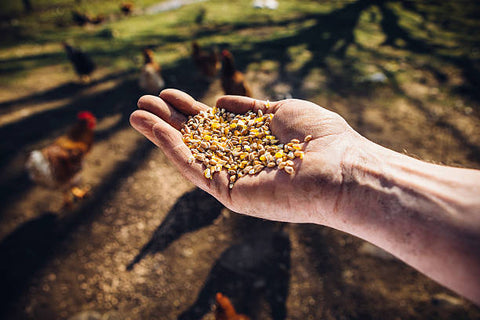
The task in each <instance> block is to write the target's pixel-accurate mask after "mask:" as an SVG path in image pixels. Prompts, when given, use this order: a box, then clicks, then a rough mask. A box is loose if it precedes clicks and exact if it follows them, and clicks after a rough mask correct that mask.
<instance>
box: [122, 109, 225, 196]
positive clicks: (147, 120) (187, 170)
mask: <svg viewBox="0 0 480 320" xmlns="http://www.w3.org/2000/svg"><path fill="white" fill-rule="evenodd" d="M130 123H131V124H132V126H133V127H134V128H135V129H136V130H137V131H139V132H140V133H141V134H143V135H144V136H145V137H147V138H148V139H149V140H150V141H152V142H153V143H154V144H156V145H157V146H158V147H160V148H161V149H162V151H163V152H164V153H165V155H166V156H167V157H168V159H169V160H170V161H171V162H172V163H173V164H174V165H175V166H176V167H177V169H178V170H179V171H180V173H181V174H182V175H183V176H184V177H185V178H187V179H188V180H190V181H191V182H192V183H194V184H195V185H197V186H198V187H200V188H201V189H203V190H205V191H207V192H208V193H210V194H212V195H214V196H218V195H220V194H221V193H224V192H222V190H225V189H227V183H228V177H227V175H226V173H225V172H222V174H221V175H219V174H218V173H217V174H215V175H214V178H213V179H206V178H205V177H204V175H203V172H204V170H205V167H204V166H203V165H202V164H201V163H200V162H198V161H195V162H193V163H188V159H189V158H190V156H192V153H191V152H190V149H188V147H187V146H186V145H185V143H184V142H183V140H182V134H181V133H180V132H179V131H178V130H176V129H175V128H173V127H172V126H171V125H169V124H168V123H167V122H165V121H163V120H162V119H161V118H159V117H157V116H156V115H154V114H152V113H150V112H147V111H144V110H137V111H135V112H133V113H132V115H131V116H130Z"/></svg>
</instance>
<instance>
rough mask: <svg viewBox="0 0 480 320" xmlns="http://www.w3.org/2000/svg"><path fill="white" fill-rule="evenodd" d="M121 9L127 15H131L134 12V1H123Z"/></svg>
mask: <svg viewBox="0 0 480 320" xmlns="http://www.w3.org/2000/svg"><path fill="white" fill-rule="evenodd" d="M120 11H122V12H123V14H124V15H126V16H128V15H130V14H131V13H132V12H133V3H132V2H129V1H127V2H123V3H122V4H120Z"/></svg>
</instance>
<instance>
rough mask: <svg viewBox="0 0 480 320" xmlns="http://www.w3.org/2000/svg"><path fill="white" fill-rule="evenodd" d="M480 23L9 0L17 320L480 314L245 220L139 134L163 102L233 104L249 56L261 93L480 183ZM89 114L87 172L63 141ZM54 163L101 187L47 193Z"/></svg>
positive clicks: (358, 260)
mask: <svg viewBox="0 0 480 320" xmlns="http://www.w3.org/2000/svg"><path fill="white" fill-rule="evenodd" d="M479 16H480V4H479V3H478V2H477V1H475V0H462V1H442V0H429V1H421V0H386V1H382V0H376V1H374V0H356V1H355V0H352V1H347V0H337V1H326V0H325V1H324V0H318V1H314V0H298V1H296V0H288V1H287V0H279V1H271V0H267V1H261V0H259V1H251V0H238V1H237V0H236V1H220V0H209V1H201V0H183V1H182V0H169V1H158V0H132V1H130V2H126V1H120V0H105V1H94V0H54V1H47V0H11V1H2V2H0V34H1V37H0V136H2V137H3V138H2V139H1V140H0V153H1V156H0V199H1V205H0V283H1V285H0V318H1V319H77V320H79V319H215V316H214V313H213V311H212V310H213V309H214V305H215V295H216V293H217V292H221V293H223V294H224V295H225V296H226V297H228V298H229V299H230V301H231V303H232V304H233V305H234V307H235V309H236V310H237V312H238V313H242V314H244V315H247V316H249V317H250V318H251V319H479V318H480V308H479V307H476V306H474V305H473V304H471V303H470V302H468V301H467V300H465V299H463V298H462V297H460V296H458V295H456V294H455V293H453V292H451V291H449V290H447V289H445V288H443V287H441V286H440V285H438V284H436V283H435V282H433V281H431V280H430V279H428V278H427V277H425V276H423V275H421V274H419V273H418V272H417V271H415V270H414V269H412V268H410V267H409V266H406V265H405V264H404V263H402V262H401V261H399V260H397V259H396V258H394V257H393V256H390V255H388V254H386V253H385V252H383V251H381V250H380V249H378V248H376V247H373V246H371V245H369V244H368V243H365V242H364V241H362V240H359V239H357V238H354V237H352V236H349V235H347V234H344V233H341V232H338V231H335V230H332V229H328V228H325V227H321V226H316V225H307V224H305V225H289V224H280V223H273V222H268V221H263V220H260V219H253V218H248V217H245V216H242V215H239V214H236V213H233V212H230V211H229V210H227V209H225V208H224V207H223V206H222V205H221V204H219V203H218V202H217V201H216V200H215V199H213V198H212V197H210V196H209V195H208V194H206V193H204V192H203V191H200V190H199V189H197V188H195V187H194V186H193V185H192V184H190V183H189V182H187V181H185V180H184V179H183V178H182V177H181V175H180V174H179V173H178V172H177V171H176V170H175V169H174V167H173V166H172V164H171V163H169V161H167V159H166V157H165V156H164V154H163V153H162V152H161V151H160V150H158V149H156V148H155V147H154V146H153V144H151V143H150V142H148V141H147V140H146V139H145V138H143V137H142V136H140V135H139V134H138V133H136V132H135V131H134V130H133V129H132V128H131V127H130V125H129V123H128V117H129V115H130V113H131V112H132V111H133V110H135V108H136V102H137V100H138V98H139V97H140V96H141V95H143V94H145V93H153V94H157V93H158V92H159V90H161V88H162V87H174V88H178V89H181V90H184V91H186V92H188V93H189V94H191V95H192V96H193V97H194V98H196V99H197V100H200V101H202V102H204V103H206V104H209V105H213V104H214V103H215V101H216V99H217V98H218V97H219V96H221V95H223V94H224V92H225V91H226V90H227V89H225V86H222V82H224V81H230V80H231V79H228V75H227V73H228V72H225V70H226V69H228V67H226V62H228V61H230V62H233V61H234V66H235V69H234V70H237V71H238V72H241V73H242V74H243V75H244V80H242V85H244V86H246V87H248V88H249V92H248V93H249V94H250V95H251V96H253V97H255V98H258V99H270V100H277V99H284V98H290V97H294V98H300V99H306V100H310V101H313V102H315V103H317V104H319V105H322V106H324V107H326V108H328V109H330V110H333V111H335V112H338V113H339V114H340V115H342V116H343V117H344V118H345V119H346V120H347V121H348V122H349V123H350V124H351V125H352V127H353V128H354V129H355V130H357V131H359V132H360V133H361V134H362V135H364V136H366V137H367V138H369V139H371V140H373V141H375V142H377V143H379V144H381V145H383V146H386V147H388V148H391V149H394V150H396V151H399V152H403V153H406V154H408V155H410V156H413V157H417V158H420V159H423V160H426V161H430V162H435V163H441V164H447V165H452V166H462V167H470V168H477V169H480V122H479V117H480V108H479V106H480V32H479V27H480V20H479V19H478V17H479ZM194 42H196V45H194ZM194 47H195V48H196V49H194ZM223 50H228V51H229V52H230V53H231V56H233V58H231V57H230V58H227V57H226V56H225V55H223V54H220V53H221V52H222V53H224V51H223ZM233 59H234V60H233ZM221 62H223V64H224V66H223V69H222V68H221V67H220V63H221ZM228 65H233V64H232V63H230V64H228ZM230 69H232V68H231V67H230ZM222 70H223V71H222ZM245 94H247V92H245ZM83 110H88V111H90V112H91V113H93V115H94V116H95V117H96V126H95V128H94V129H91V128H90V127H89V128H90V129H85V131H82V132H87V133H88V134H90V133H91V130H93V134H94V137H95V138H94V142H93V144H91V142H87V141H80V142H79V143H78V144H76V146H77V147H78V148H77V149H78V150H82V151H81V152H79V153H78V154H75V155H76V157H77V160H79V159H80V161H81V160H84V162H83V166H82V167H81V168H79V167H78V168H77V166H75V165H74V164H72V162H71V161H73V160H71V157H72V152H70V151H68V152H67V151H65V150H71V149H65V147H62V146H63V144H62V143H60V142H58V141H67V142H69V141H70V142H71V137H72V133H71V132H72V131H69V130H71V129H69V128H71V127H72V126H75V125H76V123H77V124H78V122H79V121H80V122H81V120H77V114H78V112H80V111H83ZM88 130H90V131H88ZM59 137H60V138H61V139H60V140H57V139H58V138H59ZM62 139H63V140H62ZM55 141H57V142H55ZM52 145H53V146H54V147H51V146H52ZM90 147H91V150H90V151H89V152H87V151H88V150H89V149H90ZM52 148H57V150H60V151H59V152H58V153H54V152H53V151H52V153H51V154H62V155H63V156H62V158H61V159H62V160H61V161H60V160H59V162H62V161H63V162H62V163H64V164H68V165H70V164H71V166H70V167H75V168H76V169H75V170H74V171H75V174H76V173H80V174H81V178H82V179H81V182H80V180H78V181H77V179H76V178H75V179H74V178H73V175H72V176H68V177H67V178H66V179H67V180H68V181H67V182H68V189H66V187H65V185H66V184H63V185H62V186H61V187H59V186H58V185H56V186H55V187H54V188H44V187H42V186H39V185H37V184H35V183H33V182H32V181H31V180H30V179H29V174H28V171H27V170H26V169H25V164H26V162H28V161H29V160H28V159H29V157H30V156H29V154H30V152H32V151H34V150H43V151H42V152H43V154H44V155H45V154H46V152H47V151H45V150H53V149H52ZM77 149H76V150H77ZM64 151H65V152H64ZM62 152H63V153H62ZM69 152H70V153H69ZM49 154H50V153H49ZM65 154H66V156H65ZM49 159H50V158H49ZM55 159H60V158H55ZM49 161H50V163H52V160H51V159H50V160H49ZM75 161H76V160H75ZM37 164H38V163H37ZM33 167H34V168H37V169H38V170H40V171H41V170H42V169H41V167H38V166H37V167H35V166H33ZM31 170H32V167H30V169H29V172H30V174H31V172H32V171H31ZM74 180H75V182H74V183H73V181H74ZM73 184H75V185H76V186H78V188H77V189H75V190H74V189H71V190H70V189H69V188H70V187H71V186H72V185H73ZM70 191H71V193H70Z"/></svg>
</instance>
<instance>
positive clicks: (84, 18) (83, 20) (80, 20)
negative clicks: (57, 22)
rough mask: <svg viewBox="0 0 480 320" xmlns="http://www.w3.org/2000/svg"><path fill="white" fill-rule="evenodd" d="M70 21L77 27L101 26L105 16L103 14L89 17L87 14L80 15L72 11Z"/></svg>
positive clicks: (80, 13) (78, 12)
mask: <svg viewBox="0 0 480 320" xmlns="http://www.w3.org/2000/svg"><path fill="white" fill-rule="evenodd" d="M72 20H73V22H74V23H75V24H77V25H79V26H84V25H86V24H89V23H91V24H101V23H103V22H104V21H105V16H104V15H103V14H98V15H96V16H92V15H89V14H87V13H82V12H80V11H77V10H73V11H72Z"/></svg>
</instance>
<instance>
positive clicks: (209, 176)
mask: <svg viewBox="0 0 480 320" xmlns="http://www.w3.org/2000/svg"><path fill="white" fill-rule="evenodd" d="M203 175H204V176H205V178H207V179H211V178H212V174H211V173H210V168H207V169H205V171H204V172H203Z"/></svg>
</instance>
